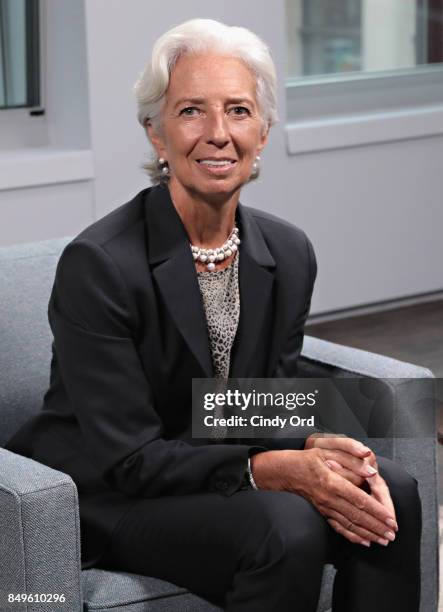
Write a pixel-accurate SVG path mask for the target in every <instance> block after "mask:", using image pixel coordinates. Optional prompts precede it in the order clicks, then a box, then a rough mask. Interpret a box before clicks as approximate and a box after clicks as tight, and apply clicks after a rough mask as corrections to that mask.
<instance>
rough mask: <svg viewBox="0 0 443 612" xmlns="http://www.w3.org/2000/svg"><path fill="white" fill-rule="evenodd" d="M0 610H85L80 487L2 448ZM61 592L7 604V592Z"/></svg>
mask: <svg viewBox="0 0 443 612" xmlns="http://www.w3.org/2000/svg"><path fill="white" fill-rule="evenodd" d="M0 550H1V554H0V610H9V609H11V610H16V611H20V612H21V611H25V610H26V611H27V612H30V611H32V612H37V611H38V612H40V611H43V610H46V611H47V610H52V609H57V610H58V609H60V610H69V612H71V611H72V612H80V611H81V610H82V594H81V579H80V573H81V565H80V528H79V513H78V497H77V488H76V486H75V483H74V482H73V480H72V478H71V477H70V476H68V475H66V474H63V473H62V472H59V471H57V470H53V469H52V468H49V467H47V466H45V465H42V464H40V463H38V462H36V461H33V460H32V459H28V458H27V457H22V456H20V455H17V454H15V453H12V452H10V451H8V450H6V449H4V448H0ZM9 593H14V594H18V593H21V594H27V595H28V596H30V595H33V596H34V599H36V597H35V595H36V594H37V595H39V596H41V595H42V594H45V595H48V594H53V595H54V594H58V595H61V594H63V595H64V597H65V601H64V602H62V603H53V604H52V605H50V604H48V603H46V604H44V603H39V602H36V601H34V602H33V603H29V602H28V603H27V605H26V604H25V603H23V604H19V603H9V604H8V594H9Z"/></svg>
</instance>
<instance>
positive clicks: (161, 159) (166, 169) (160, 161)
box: [158, 157, 169, 176]
mask: <svg viewBox="0 0 443 612" xmlns="http://www.w3.org/2000/svg"><path fill="white" fill-rule="evenodd" d="M158 165H159V166H162V169H161V173H162V174H163V176H168V175H169V166H168V162H167V161H166V159H165V158H164V157H159V158H158Z"/></svg>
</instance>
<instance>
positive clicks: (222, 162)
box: [196, 157, 237, 175]
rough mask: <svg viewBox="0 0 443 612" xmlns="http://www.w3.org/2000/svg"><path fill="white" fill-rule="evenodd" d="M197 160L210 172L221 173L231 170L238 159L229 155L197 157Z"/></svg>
mask: <svg viewBox="0 0 443 612" xmlns="http://www.w3.org/2000/svg"><path fill="white" fill-rule="evenodd" d="M196 162H197V163H198V165H199V166H200V167H201V168H202V169H203V170H204V171H206V172H209V173H210V174H216V175H219V174H226V173H228V172H230V171H231V170H232V168H233V167H234V166H235V165H236V163H237V160H235V159H231V158H228V157H223V158H211V157H206V158H202V159H197V160H196Z"/></svg>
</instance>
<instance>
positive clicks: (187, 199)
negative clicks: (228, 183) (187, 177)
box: [168, 179, 240, 249]
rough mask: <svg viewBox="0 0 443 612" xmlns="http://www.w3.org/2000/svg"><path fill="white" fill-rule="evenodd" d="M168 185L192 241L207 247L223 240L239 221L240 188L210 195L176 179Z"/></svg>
mask: <svg viewBox="0 0 443 612" xmlns="http://www.w3.org/2000/svg"><path fill="white" fill-rule="evenodd" d="M168 187H169V193H170V195H171V200H172V203H173V204H174V207H175V209H176V210H177V212H178V214H179V216H180V218H181V220H182V223H183V225H184V226H185V229H186V232H187V234H188V236H189V241H190V242H191V244H194V245H196V246H199V247H202V248H206V249H211V248H216V247H219V246H220V245H221V244H223V242H225V240H226V239H227V237H228V236H229V234H230V233H231V231H232V228H233V227H234V225H235V211H236V208H237V204H238V199H239V196H240V190H239V189H238V190H237V191H235V192H234V193H231V194H228V195H227V194H223V195H217V196H214V197H213V198H207V197H203V196H202V195H201V194H199V193H196V192H190V191H188V190H187V189H186V188H185V187H183V185H181V184H180V183H178V182H177V181H174V180H173V179H171V180H170V182H169V185H168Z"/></svg>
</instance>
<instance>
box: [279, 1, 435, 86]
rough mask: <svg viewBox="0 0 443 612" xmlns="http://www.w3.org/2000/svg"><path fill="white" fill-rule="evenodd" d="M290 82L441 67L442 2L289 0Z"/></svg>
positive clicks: (288, 65)
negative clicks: (312, 78) (337, 75)
mask: <svg viewBox="0 0 443 612" xmlns="http://www.w3.org/2000/svg"><path fill="white" fill-rule="evenodd" d="M287 14H288V35H287V44H288V64H287V67H288V68H287V77H288V79H290V80H291V79H299V78H300V77H312V76H314V75H331V74H339V75H341V76H342V77H343V76H344V73H348V74H349V73H356V72H379V71H392V70H399V69H410V68H414V67H417V66H421V65H423V64H431V63H438V62H443V21H442V20H443V0H328V1H327V2H325V1H324V0H287Z"/></svg>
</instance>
